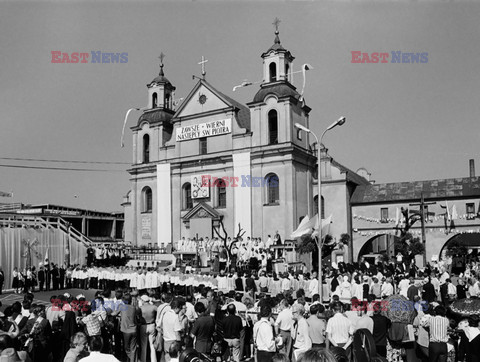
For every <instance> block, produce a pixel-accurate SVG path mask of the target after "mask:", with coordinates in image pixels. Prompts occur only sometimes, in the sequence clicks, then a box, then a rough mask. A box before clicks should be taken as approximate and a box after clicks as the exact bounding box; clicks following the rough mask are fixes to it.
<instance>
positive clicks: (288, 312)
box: [275, 298, 293, 356]
mask: <svg viewBox="0 0 480 362" xmlns="http://www.w3.org/2000/svg"><path fill="white" fill-rule="evenodd" d="M292 327H293V314H292V309H291V307H290V302H289V300H288V299H286V298H285V299H282V300H281V301H280V312H279V313H278V316H277V319H276V320H275V330H276V334H277V335H279V336H281V337H282V348H281V350H280V352H282V353H285V354H286V355H287V356H289V355H290V351H291V346H292V336H291V330H292Z"/></svg>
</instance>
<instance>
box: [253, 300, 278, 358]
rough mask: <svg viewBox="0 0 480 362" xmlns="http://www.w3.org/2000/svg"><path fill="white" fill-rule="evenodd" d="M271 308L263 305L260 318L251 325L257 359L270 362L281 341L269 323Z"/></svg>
mask: <svg viewBox="0 0 480 362" xmlns="http://www.w3.org/2000/svg"><path fill="white" fill-rule="evenodd" d="M271 315H272V309H271V308H270V307H269V306H268V305H265V306H263V307H262V308H260V320H259V321H258V322H257V323H255V325H254V326H253V343H254V345H255V346H256V350H257V358H256V360H257V361H261V362H271V361H272V357H273V355H274V354H275V352H276V350H277V345H279V344H281V343H282V337H280V336H279V337H277V338H276V339H275V335H274V334H273V326H272V325H271V323H270V317H271Z"/></svg>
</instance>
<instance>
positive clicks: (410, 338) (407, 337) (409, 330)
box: [402, 324, 415, 343]
mask: <svg viewBox="0 0 480 362" xmlns="http://www.w3.org/2000/svg"><path fill="white" fill-rule="evenodd" d="M409 342H415V330H414V329H413V324H407V325H406V326H405V334H404V336H403V340H402V343H409Z"/></svg>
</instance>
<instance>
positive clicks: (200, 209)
mask: <svg viewBox="0 0 480 362" xmlns="http://www.w3.org/2000/svg"><path fill="white" fill-rule="evenodd" d="M222 218H223V215H222V214H220V213H219V212H218V211H217V210H215V209H214V208H213V207H211V206H210V205H208V204H206V203H204V202H199V203H198V204H197V205H195V207H193V208H192V209H191V210H190V211H189V212H187V213H186V214H185V215H184V216H183V217H182V219H183V223H184V224H185V227H186V228H187V229H189V228H190V220H191V219H211V220H212V226H213V227H218V226H219V224H220V221H221V220H222Z"/></svg>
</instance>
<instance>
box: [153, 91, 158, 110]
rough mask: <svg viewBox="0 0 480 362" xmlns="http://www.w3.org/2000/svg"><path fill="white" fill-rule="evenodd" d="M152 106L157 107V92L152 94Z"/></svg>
mask: <svg viewBox="0 0 480 362" xmlns="http://www.w3.org/2000/svg"><path fill="white" fill-rule="evenodd" d="M152 108H157V93H153V94H152Z"/></svg>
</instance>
